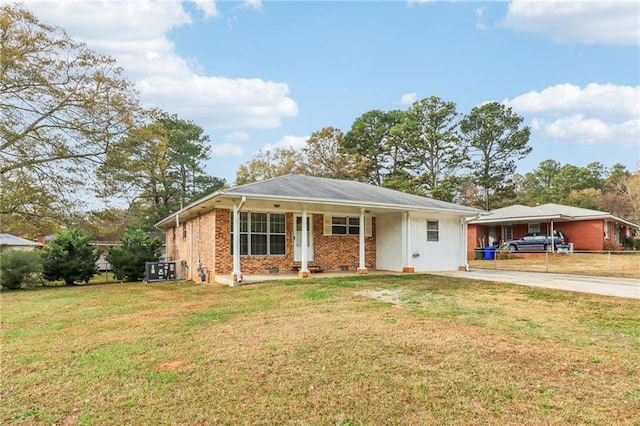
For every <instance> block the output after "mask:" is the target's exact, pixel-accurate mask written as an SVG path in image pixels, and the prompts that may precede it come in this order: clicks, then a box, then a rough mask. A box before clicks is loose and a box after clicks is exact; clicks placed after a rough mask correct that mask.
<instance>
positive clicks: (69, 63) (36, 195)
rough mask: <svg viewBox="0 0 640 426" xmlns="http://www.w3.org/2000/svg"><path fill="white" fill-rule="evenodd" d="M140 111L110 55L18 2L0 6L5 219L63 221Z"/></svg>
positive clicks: (0, 169) (0, 160) (0, 201)
mask: <svg viewBox="0 0 640 426" xmlns="http://www.w3.org/2000/svg"><path fill="white" fill-rule="evenodd" d="M138 110H139V106H138V98H137V94H136V92H135V90H134V88H133V84H132V83H131V82H129V81H128V80H126V79H125V78H124V77H123V73H122V69H121V68H119V67H118V66H117V64H116V62H115V60H114V59H113V58H111V57H108V56H104V55H98V54H96V53H94V52H93V51H91V50H90V49H88V48H87V46H86V45H84V44H82V43H78V42H76V41H74V40H72V39H71V38H70V37H69V36H68V35H67V34H66V33H65V32H64V30H62V29H61V28H58V27H53V26H49V25H46V24H44V23H42V22H40V21H39V20H38V19H37V18H36V17H35V16H34V15H33V14H31V13H30V12H29V11H28V10H26V9H24V8H23V7H22V6H10V5H4V6H0V117H1V119H0V182H2V188H1V191H0V214H2V216H3V219H4V220H3V222H4V223H5V224H6V223H7V222H9V223H11V222H24V221H29V220H33V222H38V221H40V220H44V219H47V218H54V219H56V220H63V219H64V217H62V218H61V216H64V212H67V211H69V210H70V209H71V208H72V207H73V206H74V205H75V204H77V203H79V201H80V200H79V197H78V194H77V192H78V191H77V190H78V189H79V188H83V187H84V186H85V185H86V183H87V181H89V180H90V176H91V174H92V172H93V170H94V166H95V165H96V164H98V163H99V162H100V161H101V160H102V159H103V158H104V155H105V153H106V151H107V149H108V147H109V145H110V143H112V142H113V141H114V140H117V139H118V138H120V137H121V136H122V135H124V134H125V133H126V132H127V131H128V130H129V128H130V127H131V126H132V124H133V123H134V122H135V117H136V113H137V112H138Z"/></svg>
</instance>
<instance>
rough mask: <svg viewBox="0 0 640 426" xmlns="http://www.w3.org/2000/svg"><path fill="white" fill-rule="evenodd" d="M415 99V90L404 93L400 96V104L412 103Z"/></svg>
mask: <svg viewBox="0 0 640 426" xmlns="http://www.w3.org/2000/svg"><path fill="white" fill-rule="evenodd" d="M417 100H418V94H417V93H416V92H411V93H405V94H404V95H402V97H401V98H400V103H401V104H402V105H412V104H413V103H414V102H415V101H417Z"/></svg>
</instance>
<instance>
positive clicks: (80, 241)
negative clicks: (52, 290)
mask: <svg viewBox="0 0 640 426" xmlns="http://www.w3.org/2000/svg"><path fill="white" fill-rule="evenodd" d="M90 239H91V236H90V235H88V234H84V233H82V232H81V231H79V230H77V229H70V230H68V231H60V232H58V234H57V235H56V238H55V240H53V241H50V242H48V243H47V245H46V246H44V249H43V253H42V272H43V275H44V277H45V278H46V279H47V280H49V281H55V280H60V279H61V280H64V283H65V284H66V285H73V283H74V282H76V281H78V282H84V283H88V282H89V280H90V279H91V277H93V276H94V275H95V274H96V272H97V271H96V261H97V260H98V258H99V257H100V250H99V249H98V248H96V247H94V246H91V245H90V244H89V240H90Z"/></svg>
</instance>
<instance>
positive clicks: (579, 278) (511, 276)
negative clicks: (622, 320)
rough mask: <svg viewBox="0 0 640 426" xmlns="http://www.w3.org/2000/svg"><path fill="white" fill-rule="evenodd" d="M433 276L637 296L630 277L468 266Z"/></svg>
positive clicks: (639, 285)
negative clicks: (460, 269)
mask: <svg viewBox="0 0 640 426" xmlns="http://www.w3.org/2000/svg"><path fill="white" fill-rule="evenodd" d="M434 274H436V275H444V276H449V277H460V278H470V279H474V280H485V281H498V282H505V283H511V284H519V285H526V286H531V287H544V288H553V289H557V290H569V291H578V292H581V293H592V294H601V295H604V296H616V297H627V298H631V299H640V280H638V279H632V278H612V277H595V276H583V275H568V274H550V273H540V272H517V271H497V270H493V269H472V270H470V271H468V272H465V271H452V272H434Z"/></svg>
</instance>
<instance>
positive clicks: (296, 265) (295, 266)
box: [291, 263, 324, 273]
mask: <svg viewBox="0 0 640 426" xmlns="http://www.w3.org/2000/svg"><path fill="white" fill-rule="evenodd" d="M300 268H302V265H301V264H300V263H294V264H293V266H292V267H291V270H292V271H293V272H298V271H300ZM307 268H308V269H309V272H312V273H313V272H324V269H322V266H320V265H316V264H311V263H310V264H307Z"/></svg>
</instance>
